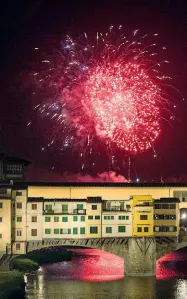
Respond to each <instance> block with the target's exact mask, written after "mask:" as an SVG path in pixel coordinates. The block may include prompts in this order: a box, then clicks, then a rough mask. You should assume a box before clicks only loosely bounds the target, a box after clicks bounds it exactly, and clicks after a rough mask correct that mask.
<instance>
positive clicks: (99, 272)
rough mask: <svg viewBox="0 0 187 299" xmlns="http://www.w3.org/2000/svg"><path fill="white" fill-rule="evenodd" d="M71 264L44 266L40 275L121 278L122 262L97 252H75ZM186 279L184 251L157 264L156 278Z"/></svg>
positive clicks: (60, 277) (167, 256) (186, 257)
mask: <svg viewBox="0 0 187 299" xmlns="http://www.w3.org/2000/svg"><path fill="white" fill-rule="evenodd" d="M74 253H75V255H74V256H73V259H72V261H70V262H62V263H55V264H51V265H45V266H43V267H42V268H41V270H40V272H42V273H41V274H44V275H47V276H50V277H53V279H54V277H55V279H76V280H87V281H109V280H118V279H122V278H123V277H124V260H123V259H122V258H120V257H118V256H116V255H113V254H111V253H109V252H106V251H103V250H97V249H74ZM177 277H180V278H184V277H187V252H186V253H185V252H181V251H175V252H172V253H170V254H168V255H166V256H164V257H163V258H161V259H159V260H158V261H157V268H156V278H157V279H170V278H177Z"/></svg>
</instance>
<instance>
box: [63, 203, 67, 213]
mask: <svg viewBox="0 0 187 299" xmlns="http://www.w3.org/2000/svg"><path fill="white" fill-rule="evenodd" d="M62 213H63V214H67V213H68V205H62Z"/></svg>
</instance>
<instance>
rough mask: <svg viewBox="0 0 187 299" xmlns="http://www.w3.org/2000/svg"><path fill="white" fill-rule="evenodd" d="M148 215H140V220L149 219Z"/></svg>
mask: <svg viewBox="0 0 187 299" xmlns="http://www.w3.org/2000/svg"><path fill="white" fill-rule="evenodd" d="M147 218H148V217H147V215H140V220H147Z"/></svg>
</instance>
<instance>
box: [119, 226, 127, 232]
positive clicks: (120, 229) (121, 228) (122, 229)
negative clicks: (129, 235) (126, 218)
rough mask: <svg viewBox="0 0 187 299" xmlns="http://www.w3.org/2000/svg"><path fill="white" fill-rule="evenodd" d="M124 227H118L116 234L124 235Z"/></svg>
mask: <svg viewBox="0 0 187 299" xmlns="http://www.w3.org/2000/svg"><path fill="white" fill-rule="evenodd" d="M125 232H126V227H125V226H118V233H125Z"/></svg>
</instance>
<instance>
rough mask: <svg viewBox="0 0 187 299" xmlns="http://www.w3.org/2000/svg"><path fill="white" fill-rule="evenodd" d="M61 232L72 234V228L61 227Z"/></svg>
mask: <svg viewBox="0 0 187 299" xmlns="http://www.w3.org/2000/svg"><path fill="white" fill-rule="evenodd" d="M60 234H71V228H61V229H60Z"/></svg>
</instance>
